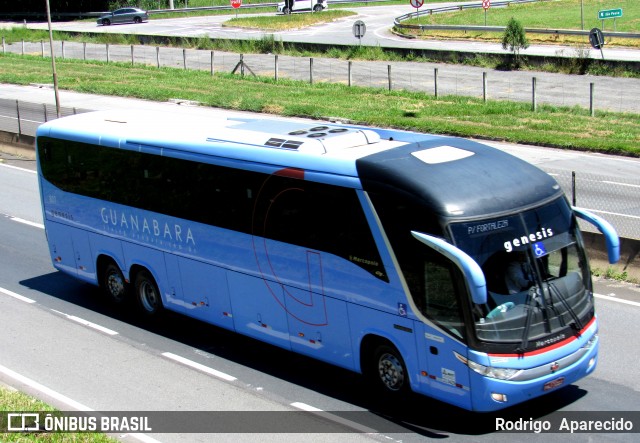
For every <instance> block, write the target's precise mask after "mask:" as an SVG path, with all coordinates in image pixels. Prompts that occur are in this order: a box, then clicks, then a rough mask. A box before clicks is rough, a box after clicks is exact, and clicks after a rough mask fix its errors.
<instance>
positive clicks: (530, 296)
mask: <svg viewBox="0 0 640 443" xmlns="http://www.w3.org/2000/svg"><path fill="white" fill-rule="evenodd" d="M536 289H537V286H533V287H531V288H530V289H529V292H528V293H527V300H526V301H525V303H524V306H525V309H526V310H527V318H526V319H525V321H524V331H523V333H522V343H521V344H520V347H519V348H517V349H516V350H515V352H516V354H524V353H525V351H526V350H527V346H529V331H530V330H531V321H532V318H533V310H534V309H535V308H534V306H533V300H535V299H536V298H537V297H536V296H537V295H538V294H537V291H536Z"/></svg>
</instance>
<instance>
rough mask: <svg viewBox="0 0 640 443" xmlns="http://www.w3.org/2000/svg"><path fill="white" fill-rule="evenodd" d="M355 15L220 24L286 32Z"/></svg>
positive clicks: (277, 17)
mask: <svg viewBox="0 0 640 443" xmlns="http://www.w3.org/2000/svg"><path fill="white" fill-rule="evenodd" d="M353 15H356V13H355V12H351V11H344V10H336V11H323V12H320V13H308V14H290V15H274V16H270V15H269V16H255V17H246V16H245V17H241V18H232V19H231V20H227V21H226V22H224V23H223V24H222V26H229V27H234V28H248V29H262V30H265V31H287V30H291V29H300V28H307V27H309V26H313V25H319V24H323V23H331V22H334V21H336V20H340V19H342V18H345V17H349V16H353Z"/></svg>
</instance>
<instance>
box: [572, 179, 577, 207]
mask: <svg viewBox="0 0 640 443" xmlns="http://www.w3.org/2000/svg"><path fill="white" fill-rule="evenodd" d="M571 202H572V203H573V206H576V171H571Z"/></svg>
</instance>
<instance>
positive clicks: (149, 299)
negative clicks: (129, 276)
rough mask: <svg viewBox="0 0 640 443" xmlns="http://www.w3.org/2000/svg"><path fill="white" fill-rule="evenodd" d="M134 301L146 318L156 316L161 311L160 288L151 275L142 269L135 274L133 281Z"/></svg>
mask: <svg viewBox="0 0 640 443" xmlns="http://www.w3.org/2000/svg"><path fill="white" fill-rule="evenodd" d="M133 286H134V290H135V298H136V303H137V304H138V308H139V309H140V312H142V314H143V315H144V316H145V317H147V318H157V317H159V316H160V314H161V313H162V311H163V309H164V308H163V306H162V297H161V295H160V290H159V289H158V285H157V284H156V281H155V279H154V278H153V276H152V275H151V274H150V273H149V271H147V270H146V269H143V270H141V271H139V272H138V273H137V274H136V278H135V282H134V285H133Z"/></svg>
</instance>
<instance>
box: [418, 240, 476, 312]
mask: <svg viewBox="0 0 640 443" xmlns="http://www.w3.org/2000/svg"><path fill="white" fill-rule="evenodd" d="M411 235H413V236H414V237H415V238H416V239H418V240H419V241H421V242H422V243H424V244H425V245H427V246H429V247H430V248H431V249H434V250H436V251H437V252H439V253H440V254H442V255H444V256H445V257H447V258H448V259H449V260H451V261H452V262H453V263H454V264H455V265H456V266H457V267H458V268H459V269H460V271H462V275H464V278H465V280H466V281H467V284H468V285H469V291H471V300H472V301H473V302H474V303H475V304H478V305H484V304H485V303H487V281H486V279H485V278H484V272H482V268H480V265H479V264H478V263H477V262H476V261H475V260H474V259H472V258H471V257H470V256H469V255H467V253H465V252H464V251H462V250H461V249H458V248H456V247H455V246H453V245H452V244H450V243H447V242H446V241H444V240H442V239H440V238H437V237H433V236H431V235H427V234H423V233H421V232H416V231H411Z"/></svg>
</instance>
